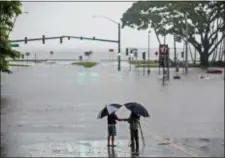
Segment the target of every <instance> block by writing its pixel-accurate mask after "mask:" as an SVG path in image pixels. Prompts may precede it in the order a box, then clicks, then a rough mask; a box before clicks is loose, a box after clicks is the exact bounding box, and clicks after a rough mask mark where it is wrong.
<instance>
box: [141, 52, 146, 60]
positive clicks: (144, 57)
mask: <svg viewBox="0 0 225 158" xmlns="http://www.w3.org/2000/svg"><path fill="white" fill-rule="evenodd" d="M142 59H143V60H145V59H146V53H145V52H143V53H142Z"/></svg>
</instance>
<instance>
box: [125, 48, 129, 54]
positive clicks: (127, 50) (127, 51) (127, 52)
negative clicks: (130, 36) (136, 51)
mask: <svg viewBox="0 0 225 158" xmlns="http://www.w3.org/2000/svg"><path fill="white" fill-rule="evenodd" d="M128 55H129V49H128V48H126V56H128Z"/></svg>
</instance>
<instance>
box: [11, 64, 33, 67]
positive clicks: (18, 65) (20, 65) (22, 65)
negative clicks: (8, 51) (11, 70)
mask: <svg viewBox="0 0 225 158" xmlns="http://www.w3.org/2000/svg"><path fill="white" fill-rule="evenodd" d="M9 66H15V67H16V66H17V67H29V66H31V65H26V64H9Z"/></svg>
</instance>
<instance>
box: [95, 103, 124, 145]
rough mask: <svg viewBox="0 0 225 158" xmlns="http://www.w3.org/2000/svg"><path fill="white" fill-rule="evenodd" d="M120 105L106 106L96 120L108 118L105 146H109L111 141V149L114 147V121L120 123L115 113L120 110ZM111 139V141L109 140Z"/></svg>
mask: <svg viewBox="0 0 225 158" xmlns="http://www.w3.org/2000/svg"><path fill="white" fill-rule="evenodd" d="M121 107H122V105H120V104H115V103H114V104H109V105H106V106H105V107H104V108H103V109H102V110H101V111H100V113H99V114H98V117H97V118H98V119H102V118H103V117H105V116H108V120H107V121H108V139H107V140H108V141H107V142H108V143H107V145H108V146H110V140H111V141H112V147H115V146H116V145H115V144H114V142H115V136H116V121H122V119H119V118H118V117H117V116H116V114H115V112H116V111H117V110H118V109H120V108H121ZM110 138H111V139H110Z"/></svg>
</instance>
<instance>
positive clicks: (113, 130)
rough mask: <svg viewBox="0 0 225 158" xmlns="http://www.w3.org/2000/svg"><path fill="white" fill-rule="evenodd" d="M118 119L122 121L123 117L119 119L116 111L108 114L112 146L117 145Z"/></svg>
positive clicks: (109, 135)
mask: <svg viewBox="0 0 225 158" xmlns="http://www.w3.org/2000/svg"><path fill="white" fill-rule="evenodd" d="M116 121H122V119H119V118H118V117H117V116H116V114H115V112H114V113H112V114H111V115H108V146H110V138H111V141H112V145H111V146H112V147H115V146H116V145H115V144H114V142H115V136H116Z"/></svg>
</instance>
